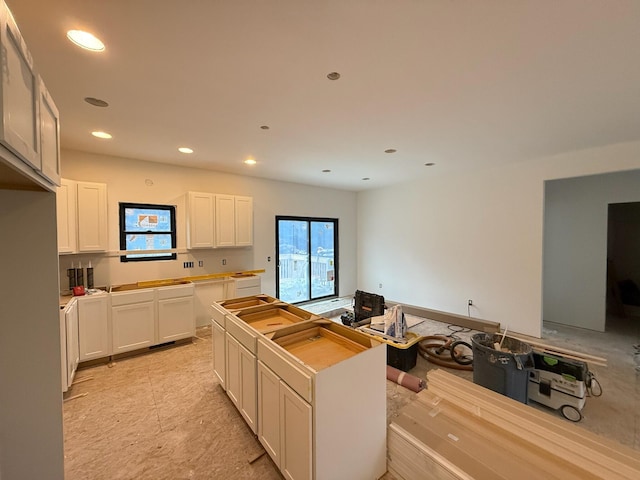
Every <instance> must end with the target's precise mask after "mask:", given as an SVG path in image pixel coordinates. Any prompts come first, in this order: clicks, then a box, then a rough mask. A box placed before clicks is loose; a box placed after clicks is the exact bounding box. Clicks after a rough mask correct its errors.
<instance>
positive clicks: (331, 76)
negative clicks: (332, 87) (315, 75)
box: [327, 72, 340, 80]
mask: <svg viewBox="0 0 640 480" xmlns="http://www.w3.org/2000/svg"><path fill="white" fill-rule="evenodd" d="M327 78H328V79H329V80H338V79H339V78H340V74H339V73H338V72H331V73H328V74H327Z"/></svg>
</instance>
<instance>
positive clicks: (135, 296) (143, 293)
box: [111, 288, 154, 307]
mask: <svg viewBox="0 0 640 480" xmlns="http://www.w3.org/2000/svg"><path fill="white" fill-rule="evenodd" d="M153 300H154V291H153V289H152V288H149V289H145V290H138V291H136V292H127V293H112V294H111V305H113V306H114V307H115V306H118V305H130V304H132V303H140V302H153Z"/></svg>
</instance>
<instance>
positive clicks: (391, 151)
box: [384, 148, 397, 153]
mask: <svg viewBox="0 0 640 480" xmlns="http://www.w3.org/2000/svg"><path fill="white" fill-rule="evenodd" d="M396 152H397V150H396V149H395V148H387V149H386V150H385V151H384V153H396Z"/></svg>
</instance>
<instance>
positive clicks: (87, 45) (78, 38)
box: [67, 30, 104, 52]
mask: <svg viewBox="0 0 640 480" xmlns="http://www.w3.org/2000/svg"><path fill="white" fill-rule="evenodd" d="M67 38H68V39H69V40H71V41H72V42H73V43H75V44H76V45H78V46H79V47H82V48H84V49H85V50H91V51H92V52H102V51H103V50H104V43H102V42H101V41H100V39H99V38H97V37H96V36H95V35H93V34H91V33H89V32H84V31H82V30H69V31H68V32H67Z"/></svg>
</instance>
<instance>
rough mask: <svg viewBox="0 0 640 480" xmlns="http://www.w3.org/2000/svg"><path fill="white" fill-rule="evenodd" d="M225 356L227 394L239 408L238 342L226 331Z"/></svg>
mask: <svg viewBox="0 0 640 480" xmlns="http://www.w3.org/2000/svg"><path fill="white" fill-rule="evenodd" d="M225 339H226V340H225V347H226V348H225V353H226V356H227V395H229V398H230V399H231V401H232V402H233V404H234V405H235V406H236V408H237V409H238V410H239V409H240V343H238V341H237V340H236V339H235V338H233V337H232V336H231V335H229V334H228V333H227V334H226V336H225Z"/></svg>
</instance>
